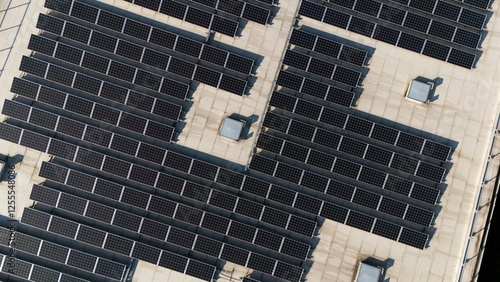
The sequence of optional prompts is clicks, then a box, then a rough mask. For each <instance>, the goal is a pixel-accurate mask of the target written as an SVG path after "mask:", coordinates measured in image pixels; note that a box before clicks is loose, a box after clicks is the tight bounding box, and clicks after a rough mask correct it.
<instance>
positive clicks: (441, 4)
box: [346, 0, 487, 29]
mask: <svg viewBox="0 0 500 282" xmlns="http://www.w3.org/2000/svg"><path fill="white" fill-rule="evenodd" d="M364 1H366V0H364ZM390 1H392V2H396V3H400V4H402V5H405V6H408V7H411V8H414V9H417V10H419V11H423V12H425V13H429V14H432V15H435V16H439V17H443V18H445V19H448V20H451V21H454V22H457V23H461V24H464V25H467V26H470V27H473V28H477V29H483V28H484V27H485V24H486V20H487V15H486V14H484V13H478V12H476V11H473V10H471V9H468V8H466V7H461V6H460V5H456V4H453V3H449V2H445V1H442V0H430V1H411V2H410V0H390ZM346 2H347V1H346ZM358 2H359V0H358ZM356 6H359V5H358V4H356ZM351 7H352V6H351Z"/></svg>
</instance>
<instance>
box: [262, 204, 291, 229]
mask: <svg viewBox="0 0 500 282" xmlns="http://www.w3.org/2000/svg"><path fill="white" fill-rule="evenodd" d="M289 218H290V214H288V213H285V212H282V211H280V210H277V209H273V208H269V207H264V212H263V213H262V217H261V219H260V220H261V221H262V222H266V223H269V224H272V225H275V226H278V227H280V228H283V229H286V228H287V225H288V220H289Z"/></svg>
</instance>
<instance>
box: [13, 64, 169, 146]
mask: <svg viewBox="0 0 500 282" xmlns="http://www.w3.org/2000/svg"><path fill="white" fill-rule="evenodd" d="M24 58H28V57H24ZM24 58H23V59H24ZM51 67H53V66H51ZM23 70H24V71H25V69H23ZM15 81H16V83H15V84H13V87H12V88H11V92H13V93H15V94H18V95H21V96H24V97H27V98H29V99H33V100H36V101H40V102H42V103H45V104H48V105H51V106H54V107H57V108H60V109H63V110H65V111H67V112H70V113H74V114H78V115H82V116H85V117H88V118H92V119H95V120H98V121H101V122H104V123H107V124H110V125H113V126H116V127H119V128H123V129H125V130H129V131H131V132H135V133H139V134H144V135H146V136H149V137H152V138H155V139H158V140H161V141H165V142H170V141H171V140H172V137H173V134H174V128H173V127H170V126H167V125H164V124H161V123H158V122H155V121H151V120H148V119H145V118H142V117H139V116H136V115H132V114H129V113H125V112H123V111H120V110H116V109H114V108H111V107H107V106H104V105H102V104H98V103H94V102H92V101H90V100H86V99H82V98H79V97H77V96H74V95H70V94H66V93H64V92H61V91H58V90H55V89H52V88H49V87H46V86H42V85H40V84H39V83H34V82H29V81H27V80H20V79H18V80H15ZM25 89H29V90H30V91H29V92H25V91H23V90H25ZM24 111H26V110H24ZM26 114H27V113H23V114H22V115H21V116H19V117H20V118H26V119H27V118H28V117H27V116H26ZM42 115H43V116H49V115H47V114H42ZM44 118H45V117H40V118H38V121H37V122H38V123H40V125H41V126H44V127H48V128H54V127H55V124H56V118H55V117H54V116H52V117H51V118H50V119H49V120H44ZM70 124H71V126H70ZM57 128H61V133H65V134H68V135H70V136H73V137H77V138H80V137H79V136H82V135H83V130H84V125H83V124H82V123H77V122H72V121H71V119H64V122H61V124H60V125H58V126H57Z"/></svg>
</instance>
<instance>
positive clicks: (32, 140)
mask: <svg viewBox="0 0 500 282" xmlns="http://www.w3.org/2000/svg"><path fill="white" fill-rule="evenodd" d="M49 139H50V138H49V137H46V136H42V135H39V134H36V133H33V132H30V131H26V130H24V132H23V134H22V136H21V141H20V142H19V144H20V145H22V146H26V147H28V148H31V149H34V150H37V151H40V152H46V151H47V146H48V145H49Z"/></svg>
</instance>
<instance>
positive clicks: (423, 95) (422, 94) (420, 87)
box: [406, 79, 434, 103]
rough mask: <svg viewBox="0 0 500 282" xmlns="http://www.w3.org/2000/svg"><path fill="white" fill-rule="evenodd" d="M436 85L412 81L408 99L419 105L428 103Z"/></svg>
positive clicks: (407, 93)
mask: <svg viewBox="0 0 500 282" xmlns="http://www.w3.org/2000/svg"><path fill="white" fill-rule="evenodd" d="M433 87H434V85H433V84H432V83H430V82H422V81H418V80H415V79H414V80H412V82H411V83H410V87H409V88H408V92H406V98H408V99H410V100H412V101H416V102H419V103H427V102H428V101H429V98H430V94H431V91H432V88H433Z"/></svg>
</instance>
